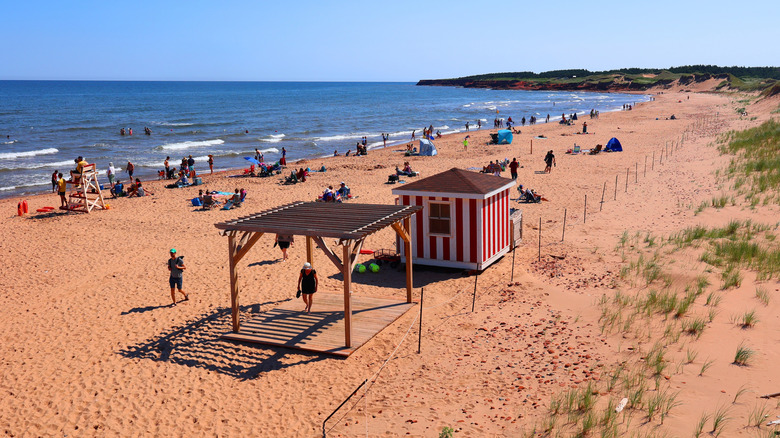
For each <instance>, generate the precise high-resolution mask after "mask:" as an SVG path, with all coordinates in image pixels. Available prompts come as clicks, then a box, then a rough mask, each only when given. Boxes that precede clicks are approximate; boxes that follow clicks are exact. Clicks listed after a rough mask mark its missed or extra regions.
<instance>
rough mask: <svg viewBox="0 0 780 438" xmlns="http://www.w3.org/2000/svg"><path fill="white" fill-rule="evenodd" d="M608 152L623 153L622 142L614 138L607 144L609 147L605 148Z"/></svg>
mask: <svg viewBox="0 0 780 438" xmlns="http://www.w3.org/2000/svg"><path fill="white" fill-rule="evenodd" d="M604 150H605V151H607V152H623V146H621V144H620V141H619V140H618V139H617V138H615V137H612V138H610V139H609V141H608V142H607V147H605V148H604Z"/></svg>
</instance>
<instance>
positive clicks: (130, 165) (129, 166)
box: [125, 161, 135, 181]
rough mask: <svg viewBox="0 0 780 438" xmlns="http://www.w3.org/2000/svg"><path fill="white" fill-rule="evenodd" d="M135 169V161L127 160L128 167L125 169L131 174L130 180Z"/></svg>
mask: <svg viewBox="0 0 780 438" xmlns="http://www.w3.org/2000/svg"><path fill="white" fill-rule="evenodd" d="M134 170H135V166H133V163H131V162H129V161H128V162H127V167H126V168H125V171H126V172H127V173H128V175H130V181H132V180H133V171H134Z"/></svg>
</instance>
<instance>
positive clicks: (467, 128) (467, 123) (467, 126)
mask: <svg viewBox="0 0 780 438" xmlns="http://www.w3.org/2000/svg"><path fill="white" fill-rule="evenodd" d="M468 130H469V122H466V131H468Z"/></svg>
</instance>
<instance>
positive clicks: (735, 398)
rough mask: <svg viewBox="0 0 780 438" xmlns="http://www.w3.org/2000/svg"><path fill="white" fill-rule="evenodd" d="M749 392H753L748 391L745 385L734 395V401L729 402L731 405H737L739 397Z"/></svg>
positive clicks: (748, 388)
mask: <svg viewBox="0 0 780 438" xmlns="http://www.w3.org/2000/svg"><path fill="white" fill-rule="evenodd" d="M751 391H753V390H752V389H750V387H748V386H747V385H746V384H745V385H742V386H740V387H739V389H738V390H737V392H736V393H735V394H734V400H732V401H731V404H732V405H735V404H737V401H738V400H739V398H740V397H742V396H743V395H745V394H747V393H748V392H751Z"/></svg>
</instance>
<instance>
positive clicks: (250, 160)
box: [244, 157, 260, 166]
mask: <svg viewBox="0 0 780 438" xmlns="http://www.w3.org/2000/svg"><path fill="white" fill-rule="evenodd" d="M244 159H245V160H247V161H249V162H250V163H255V164H257V165H258V166H259V165H260V162H259V161H257V160H256V159H255V157H244Z"/></svg>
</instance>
